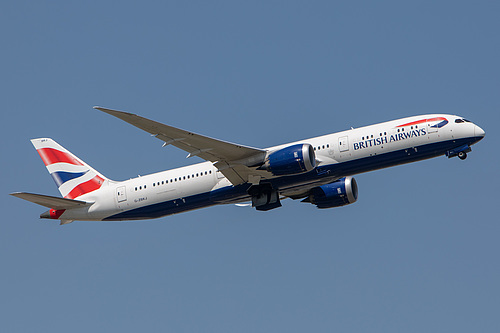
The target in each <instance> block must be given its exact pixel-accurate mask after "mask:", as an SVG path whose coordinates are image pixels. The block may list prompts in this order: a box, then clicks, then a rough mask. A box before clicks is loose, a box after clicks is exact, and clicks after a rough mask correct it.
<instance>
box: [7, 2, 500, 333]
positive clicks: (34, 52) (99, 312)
mask: <svg viewBox="0 0 500 333" xmlns="http://www.w3.org/2000/svg"><path fill="white" fill-rule="evenodd" d="M0 8H1V10H0V28H1V29H0V31H1V32H0V34H1V37H2V38H1V40H2V52H0V60H1V64H2V65H1V73H2V79H1V80H0V88H1V91H2V109H3V111H2V112H1V113H0V115H1V121H0V126H1V139H2V141H3V144H2V145H1V147H2V148H1V149H2V156H4V158H3V159H2V162H1V165H2V171H3V172H2V174H1V176H0V177H2V178H1V181H2V189H3V195H4V196H3V200H2V201H1V205H2V212H3V218H2V223H0V264H1V268H2V269H1V272H2V273H1V274H0V295H1V297H0V313H1V318H2V319H1V320H0V329H1V330H2V331H3V332H27V331H43V332H45V331H47V332H48V331H50V332H68V331H71V332H89V331H95V332H137V331H139V330H140V331H150V332H156V331H162V332H164V331H168V332H170V331H173V332H200V331H203V332H256V331H257V332H276V331H287V332H305V331H320V332H328V331H334V330H337V331H344V332H345V331H358V332H401V331H404V332H422V331H426V332H443V331H453V332H471V331H481V332H498V330H499V329H500V327H499V324H498V308H499V302H500V288H499V285H498V281H500V267H499V262H498V253H499V252H500V245H499V244H500V243H499V241H498V239H499V236H500V235H499V234H500V226H499V221H498V214H497V211H498V199H499V195H498V188H499V185H500V182H499V175H498V165H499V163H500V161H499V157H498V154H495V153H494V152H495V151H496V149H497V148H498V147H497V145H498V143H499V136H498V131H497V126H496V124H498V123H499V121H500V116H499V112H498V110H500V100H499V92H500V79H499V78H500V66H499V59H500V43H499V38H498V33H499V31H500V21H499V20H498V17H499V16H500V4H499V3H498V2H496V1H474V2H465V1H418V2H406V1H377V2H373V1H349V2H335V1H324V2H322V1H308V2H296V1H287V2H278V1H264V2H252V3H249V2H244V1H227V2H205V1H199V2H196V1H193V2H189V3H188V2H181V1H175V2H174V1H141V2H132V1H122V2H112V1H85V2H71V1H70V2H68V1H52V2H50V3H44V2H39V1H12V2H8V3H4V4H2V5H1V6H0ZM94 105H101V106H105V107H110V108H116V109H121V110H125V111H129V112H134V113H138V114H140V115H143V116H145V117H148V118H152V119H155V120H157V121H161V122H164V123H167V124H171V125H173V126H178V127H181V128H185V129H189V130H192V131H195V132H199V133H202V134H205V135H209V136H212V137H217V138H220V139H223V140H228V141H232V142H237V143H241V144H245V145H250V146H255V147H266V146H272V145H277V144H281V143H285V142H289V141H292V140H299V139H302V138H307V137H312V136H317V135H322V134H327V133H331V132H336V131H341V130H344V129H347V128H349V127H350V126H354V127H359V126H363V125H369V124H373V123H377V122H381V121H386V120H392V119H396V118H400V117H404V116H410V115H416V114H425V113H450V114H459V115H462V116H465V117H467V118H469V119H471V120H472V121H474V122H475V123H477V124H478V125H480V126H481V127H482V128H483V129H485V131H486V138H485V139H484V140H483V141H482V142H481V143H480V144H478V145H477V146H474V147H473V152H472V153H470V154H469V158H468V159H467V160H466V161H460V160H458V159H456V158H455V159H450V160H448V159H447V158H445V157H441V158H436V159H433V160H428V161H423V162H418V163H414V164H411V165H405V166H400V167H395V168H391V169H385V170H381V171H376V172H372V173H367V174H362V175H358V176H357V177H356V179H357V181H358V185H359V188H360V195H359V200H358V202H356V203H355V204H353V205H350V206H347V207H343V208H337V209H329V210H318V209H316V208H315V207H314V206H312V205H309V204H303V203H300V202H292V201H291V200H288V201H285V202H284V205H283V207H282V208H280V209H276V210H272V211H269V212H266V213H263V212H257V211H254V210H252V209H249V208H241V207H236V206H219V207H213V208H209V209H205V210H198V211H194V212H189V213H185V214H180V215H176V216H171V217H167V218H162V219H158V220H154V221H144V222H133V223H132V222H129V223H93V222H79V223H72V224H70V225H67V226H62V227H61V226H59V225H58V224H57V223H55V222H50V221H41V220H39V219H38V216H39V214H40V213H41V212H43V211H44V208H43V207H39V206H37V205H34V204H30V203H28V202H24V201H22V200H19V199H16V198H13V197H10V196H8V193H11V192H14V191H28V192H35V193H43V194H49V195H58V191H57V188H56V186H55V185H54V184H53V182H52V179H51V178H50V176H49V175H48V173H47V172H46V170H45V168H44V166H43V164H42V162H41V160H40V159H39V157H38V155H37V154H36V152H35V150H34V149H33V147H32V146H31V144H30V142H29V139H31V138H35V137H52V138H53V139H55V140H56V141H58V142H59V143H61V144H62V145H63V146H65V147H66V148H68V149H69V150H71V151H72V152H73V153H75V154H76V155H78V156H79V157H80V158H82V159H83V160H85V161H86V162H87V163H89V164H91V165H92V166H93V167H94V168H96V169H97V170H99V171H100V172H102V173H103V174H104V175H106V176H107V177H109V178H112V179H116V180H124V179H128V178H130V177H135V176H136V175H138V174H147V173H151V172H156V171H160V170H165V169H169V168H174V167H179V166H184V165H187V164H190V163H194V162H197V160H195V159H194V158H193V159H190V160H186V159H185V156H186V153H185V152H183V151H179V150H177V149H175V148H173V147H169V148H163V149H162V148H161V142H159V141H158V140H156V139H154V138H151V137H150V136H149V135H148V134H147V133H144V132H142V131H140V130H138V129H136V128H133V127H132V126H130V125H128V124H125V123H123V122H121V121H119V120H118V119H115V118H113V117H110V116H109V115H106V114H103V113H101V112H99V111H96V110H94V109H92V106H94Z"/></svg>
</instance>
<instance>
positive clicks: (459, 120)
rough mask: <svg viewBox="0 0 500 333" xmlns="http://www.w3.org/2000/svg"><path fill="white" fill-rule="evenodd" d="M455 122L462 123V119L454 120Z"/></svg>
mask: <svg viewBox="0 0 500 333" xmlns="http://www.w3.org/2000/svg"><path fill="white" fill-rule="evenodd" d="M455 122H456V123H463V122H464V121H463V119H455Z"/></svg>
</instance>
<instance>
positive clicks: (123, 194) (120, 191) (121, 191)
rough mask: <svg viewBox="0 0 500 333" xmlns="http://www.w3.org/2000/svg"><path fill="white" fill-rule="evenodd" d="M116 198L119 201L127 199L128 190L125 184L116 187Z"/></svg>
mask: <svg viewBox="0 0 500 333" xmlns="http://www.w3.org/2000/svg"><path fill="white" fill-rule="evenodd" d="M116 200H117V201H118V203H120V202H124V201H127V191H126V188H125V186H119V187H117V188H116Z"/></svg>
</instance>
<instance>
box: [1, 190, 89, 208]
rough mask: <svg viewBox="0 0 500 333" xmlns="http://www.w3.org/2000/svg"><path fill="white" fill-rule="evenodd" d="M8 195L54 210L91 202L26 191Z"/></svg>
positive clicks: (80, 205)
mask: <svg viewBox="0 0 500 333" xmlns="http://www.w3.org/2000/svg"><path fill="white" fill-rule="evenodd" d="M10 195H12V196H15V197H17V198H21V199H24V200H27V201H30V202H33V203H36V204H37V205H41V206H44V207H47V208H52V209H56V210H60V209H71V208H78V207H84V206H87V205H91V204H92V202H85V201H80V200H73V199H64V198H59V197H53V196H50V195H43V194H34V193H26V192H15V193H11V194H10Z"/></svg>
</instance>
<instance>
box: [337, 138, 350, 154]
mask: <svg viewBox="0 0 500 333" xmlns="http://www.w3.org/2000/svg"><path fill="white" fill-rule="evenodd" d="M348 150H349V139H348V137H347V136H342V137H340V138H339V151H340V152H344V151H348Z"/></svg>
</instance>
